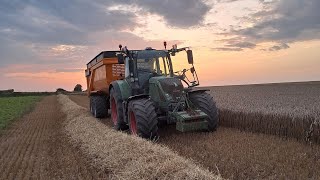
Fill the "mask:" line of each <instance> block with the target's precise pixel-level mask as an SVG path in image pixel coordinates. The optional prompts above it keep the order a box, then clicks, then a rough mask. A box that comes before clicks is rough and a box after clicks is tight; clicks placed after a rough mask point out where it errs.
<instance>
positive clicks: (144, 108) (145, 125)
mask: <svg viewBox="0 0 320 180" xmlns="http://www.w3.org/2000/svg"><path fill="white" fill-rule="evenodd" d="M128 118H129V126H130V132H131V134H132V135H136V136H140V137H142V138H146V139H152V140H153V139H156V138H158V118H157V113H156V111H155V108H154V106H153V103H152V101H151V100H149V99H137V100H132V101H130V102H129V105H128Z"/></svg>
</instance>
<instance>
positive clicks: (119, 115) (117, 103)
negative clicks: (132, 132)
mask: <svg viewBox="0 0 320 180" xmlns="http://www.w3.org/2000/svg"><path fill="white" fill-rule="evenodd" d="M110 110H111V120H112V122H113V126H114V129H116V130H127V129H128V128H129V127H128V125H127V124H126V123H125V122H124V118H123V107H122V98H121V92H117V91H116V90H115V89H114V88H112V89H111V90H110Z"/></svg>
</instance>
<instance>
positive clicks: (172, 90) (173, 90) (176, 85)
mask: <svg viewBox="0 0 320 180" xmlns="http://www.w3.org/2000/svg"><path fill="white" fill-rule="evenodd" d="M159 82H160V84H161V87H162V89H163V91H164V92H165V93H167V94H169V95H171V97H172V98H173V100H174V101H179V100H180V97H181V94H182V91H183V85H182V83H181V80H180V79H177V78H166V79H161V80H159Z"/></svg>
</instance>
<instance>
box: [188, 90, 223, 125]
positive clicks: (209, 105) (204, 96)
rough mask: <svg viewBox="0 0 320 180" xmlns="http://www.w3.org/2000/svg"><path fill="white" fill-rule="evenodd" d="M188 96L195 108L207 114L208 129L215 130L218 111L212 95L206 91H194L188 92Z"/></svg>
mask: <svg viewBox="0 0 320 180" xmlns="http://www.w3.org/2000/svg"><path fill="white" fill-rule="evenodd" d="M189 98H190V101H191V102H192V103H193V104H194V105H195V106H196V107H197V108H199V109H200V110H201V111H203V112H204V113H206V114H207V115H208V116H209V119H208V124H209V131H215V130H216V129H217V127H218V122H219V113H218V108H217V106H216V103H215V101H214V100H213V98H212V96H210V95H209V94H208V93H206V92H194V93H190V94H189Z"/></svg>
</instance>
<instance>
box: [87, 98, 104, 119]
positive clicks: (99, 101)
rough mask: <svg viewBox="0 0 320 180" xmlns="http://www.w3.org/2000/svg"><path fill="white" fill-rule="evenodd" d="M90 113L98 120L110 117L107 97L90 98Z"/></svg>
mask: <svg viewBox="0 0 320 180" xmlns="http://www.w3.org/2000/svg"><path fill="white" fill-rule="evenodd" d="M90 111H91V113H92V114H93V116H94V117H96V118H104V117H106V116H107V115H108V106H107V99H106V97H105V96H91V97H90Z"/></svg>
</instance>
